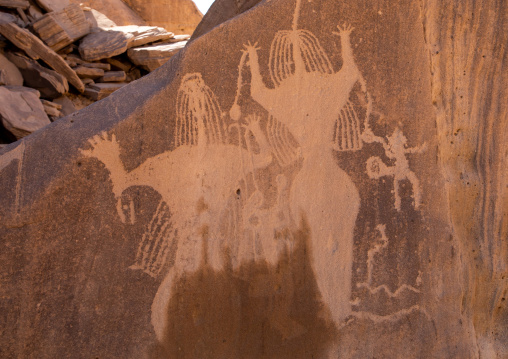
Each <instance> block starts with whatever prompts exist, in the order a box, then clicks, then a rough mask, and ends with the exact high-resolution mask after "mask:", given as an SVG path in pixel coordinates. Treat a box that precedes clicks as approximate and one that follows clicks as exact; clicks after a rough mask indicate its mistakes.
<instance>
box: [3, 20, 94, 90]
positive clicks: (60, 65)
mask: <svg viewBox="0 0 508 359" xmlns="http://www.w3.org/2000/svg"><path fill="white" fill-rule="evenodd" d="M0 34H2V35H3V36H5V37H6V38H7V39H8V40H9V41H11V42H12V43H13V44H14V45H16V46H17V47H18V48H20V49H21V50H23V51H25V52H26V54H27V55H28V56H30V57H31V58H32V59H34V60H38V59H41V60H43V61H44V62H45V63H46V64H48V65H49V66H50V67H51V68H52V69H53V70H55V71H57V72H58V73H60V74H62V75H63V76H64V77H65V78H66V79H67V81H69V83H70V84H71V85H73V86H74V87H75V88H76V89H77V90H78V91H80V92H82V91H84V88H85V86H84V85H83V83H82V82H81V80H80V79H79V77H78V75H76V73H75V72H74V70H72V69H71V68H70V67H69V65H67V63H66V62H65V60H64V59H63V58H62V57H60V56H59V55H58V54H57V53H56V52H54V51H53V50H52V49H50V48H49V47H47V46H46V45H45V44H44V43H43V42H42V41H41V40H40V39H39V38H37V37H36V36H34V35H33V34H31V33H30V32H29V31H27V30H25V29H21V28H19V27H18V26H17V25H16V24H14V23H13V22H11V21H10V20H9V19H7V21H6V17H3V16H0Z"/></svg>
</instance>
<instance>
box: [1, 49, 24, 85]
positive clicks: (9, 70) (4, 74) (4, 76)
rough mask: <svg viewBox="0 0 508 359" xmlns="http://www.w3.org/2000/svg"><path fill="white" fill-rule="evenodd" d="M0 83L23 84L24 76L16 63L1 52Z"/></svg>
mask: <svg viewBox="0 0 508 359" xmlns="http://www.w3.org/2000/svg"><path fill="white" fill-rule="evenodd" d="M0 85H12V86H23V76H22V75H21V72H19V70H18V68H17V67H16V65H14V64H13V63H12V62H10V61H9V60H8V59H7V57H5V55H4V54H3V53H1V52H0Z"/></svg>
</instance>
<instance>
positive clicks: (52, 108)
mask: <svg viewBox="0 0 508 359" xmlns="http://www.w3.org/2000/svg"><path fill="white" fill-rule="evenodd" d="M41 103H42V106H43V107H44V111H45V112H46V114H47V115H48V116H52V117H61V116H62V113H61V112H60V110H61V109H62V105H59V104H57V103H54V102H51V101H47V100H41Z"/></svg>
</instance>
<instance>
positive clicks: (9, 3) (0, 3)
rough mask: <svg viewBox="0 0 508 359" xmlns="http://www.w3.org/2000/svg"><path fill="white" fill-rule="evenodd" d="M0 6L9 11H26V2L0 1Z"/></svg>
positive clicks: (15, 0) (25, 0)
mask: <svg viewBox="0 0 508 359" xmlns="http://www.w3.org/2000/svg"><path fill="white" fill-rule="evenodd" d="M0 6H3V7H6V8H11V9H28V7H29V6H30V3H29V2H28V0H0Z"/></svg>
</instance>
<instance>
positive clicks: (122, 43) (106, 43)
mask: <svg viewBox="0 0 508 359" xmlns="http://www.w3.org/2000/svg"><path fill="white" fill-rule="evenodd" d="M128 44H129V42H128V40H127V38H126V37H125V35H124V34H123V33H122V32H118V31H100V32H96V33H92V34H88V35H87V36H85V38H84V39H83V40H82V41H81V43H80V45H79V53H80V55H81V57H82V58H83V59H84V60H86V61H97V60H101V59H105V58H108V57H113V56H115V55H120V54H122V53H124V52H125V51H127V47H128Z"/></svg>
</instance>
